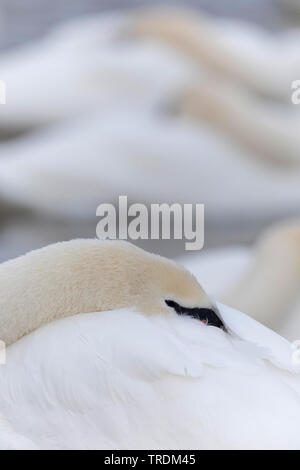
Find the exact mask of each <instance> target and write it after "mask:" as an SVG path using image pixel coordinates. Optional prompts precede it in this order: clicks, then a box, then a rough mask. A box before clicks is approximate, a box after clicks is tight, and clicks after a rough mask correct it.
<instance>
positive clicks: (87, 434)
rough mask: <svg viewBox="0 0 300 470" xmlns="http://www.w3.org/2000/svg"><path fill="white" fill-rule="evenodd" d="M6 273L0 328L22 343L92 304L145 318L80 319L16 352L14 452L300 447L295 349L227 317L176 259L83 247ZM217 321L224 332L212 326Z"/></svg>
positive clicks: (1, 406) (0, 381) (1, 408)
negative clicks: (66, 316)
mask: <svg viewBox="0 0 300 470" xmlns="http://www.w3.org/2000/svg"><path fill="white" fill-rule="evenodd" d="M0 269H1V274H4V273H5V272H6V274H7V277H5V285H3V284H2V280H3V279H4V278H2V277H1V294H2V293H3V294H4V296H5V304H6V306H7V309H6V311H7V312H9V316H6V315H5V314H4V315H3V312H5V310H3V309H2V308H1V320H2V321H1V325H0V332H1V334H2V333H4V336H5V337H6V338H7V339H8V340H9V341H13V340H15V339H16V338H17V337H19V336H20V335H22V334H24V333H26V332H27V331H29V330H32V329H34V328H36V327H38V326H39V325H41V324H43V323H45V321H49V320H53V319H55V318H57V317H61V316H63V315H65V314H67V315H73V314H75V313H78V311H80V309H82V308H83V309H84V311H85V312H90V311H91V309H93V308H95V307H97V310H101V307H103V308H118V307H117V306H118V305H119V306H121V305H123V306H124V305H128V304H129V303H132V304H133V305H134V304H137V305H138V306H139V308H138V309H139V310H140V312H138V311H137V310H132V309H130V308H128V307H127V308H125V309H122V310H114V311H107V312H101V313H99V312H98V313H90V314H89V313H85V314H82V315H75V316H71V317H69V318H64V319H61V320H58V321H55V322H53V323H51V324H49V325H46V326H44V327H42V328H40V329H38V330H37V331H35V332H34V333H31V334H30V335H27V336H26V337H25V338H23V339H21V340H19V341H17V342H16V343H15V344H13V345H12V346H10V347H9V348H8V350H7V364H6V365H5V366H2V367H1V368H0V412H1V413H2V415H3V416H4V417H5V418H3V419H2V420H1V421H0V448H2V449H18V448H31V449H32V448H42V449H62V448H65V449H99V448H104V449H132V448H147V449H151V448H160V449H163V448H170V449H190V448H198V449H209V448H210V449H221V448H225V449H229V448H242V449H244V448H262V449H263V448H273V449H278V448H288V449H291V448H292V449H293V448H299V447H300V440H299V434H298V432H297V429H298V425H299V420H300V405H299V394H300V376H299V373H298V368H299V366H298V364H297V361H293V350H292V349H291V347H290V344H289V343H288V342H287V341H285V340H284V339H282V338H280V337H279V336H278V335H276V334H275V333H273V332H272V331H270V330H268V329H267V328H265V327H263V326H262V325H260V324H258V323H256V322H255V321H254V320H251V319H250V318H248V317H246V316H245V315H243V314H241V313H239V312H237V311H234V310H232V309H230V308H228V307H225V306H223V305H221V304H220V305H218V307H219V311H218V310H216V307H214V306H213V304H211V302H210V301H209V299H208V298H207V296H206V294H205V293H204V292H203V290H202V289H201V287H200V286H199V285H198V283H197V282H196V281H195V279H194V278H193V277H192V276H191V275H189V274H188V273H187V272H186V271H184V270H183V269H182V268H180V267H179V266H178V265H176V264H175V263H173V262H170V261H167V260H165V259H163V258H160V257H157V256H152V255H150V254H147V253H145V252H143V251H141V250H139V249H137V248H135V247H133V246H131V245H129V244H126V243H119V242H115V243H114V242H110V243H107V242H106V243H103V242H99V241H92V240H90V241H89V240H85V241H83V240H81V241H74V242H70V243H64V244H59V245H55V246H51V247H48V248H45V249H43V250H40V251H37V252H34V253H31V254H29V255H27V256H25V257H22V258H20V259H17V260H14V261H11V262H9V263H5V264H4V265H2V266H0ZM29 276H30V278H29ZM21 286H23V289H22V292H21V289H20V287H21ZM13 291H14V292H15V294H16V295H15V296H14V297H12V295H10V296H8V295H7V294H8V292H10V293H11V294H12V293H13ZM124 296H125V297H124ZM1 298H2V296H1ZM102 300H104V304H103V303H102ZM166 300H169V301H170V300H172V301H173V302H176V304H175V303H173V307H172V303H170V302H169V307H167V306H166V304H165V301H166ZM110 302H112V305H110ZM179 303H180V305H181V307H180V306H179ZM3 305H4V304H3ZM192 307H194V309H193V310H191V308H192ZM208 309H209V310H208ZM55 312H56V314H55ZM142 312H143V313H142ZM220 312H221V314H220ZM178 313H181V315H178ZM209 314H212V315H214V316H213V317H211V318H210V319H212V320H215V321H216V322H217V323H212V324H211V326H208V325H207V324H206V325H205V324H203V323H202V322H201V321H199V319H202V320H205V315H209ZM193 315H196V316H197V319H196V318H192V316H193ZM201 315H204V317H203V318H202V316H201ZM221 316H222V317H221ZM25 317H27V325H26V323H23V318H25ZM12 319H14V322H13V323H14V324H13V323H12ZM32 320H33V322H31V321H32ZM7 321H9V322H10V324H7ZM220 321H222V325H223V324H224V325H225V327H226V331H224V330H223V329H221V328H218V327H217V326H220V324H219V323H218V322H220Z"/></svg>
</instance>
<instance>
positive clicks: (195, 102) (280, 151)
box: [178, 71, 300, 166]
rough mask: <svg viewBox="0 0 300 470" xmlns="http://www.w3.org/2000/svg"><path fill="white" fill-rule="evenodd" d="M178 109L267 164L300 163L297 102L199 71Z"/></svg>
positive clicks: (299, 116) (287, 164)
mask: <svg viewBox="0 0 300 470" xmlns="http://www.w3.org/2000/svg"><path fill="white" fill-rule="evenodd" d="M178 109H179V110H180V112H181V113H184V114H185V115H187V116H189V117H193V118H196V119H199V118H200V125H201V122H202V121H203V120H204V121H206V122H208V123H210V124H211V125H212V126H213V127H214V128H216V129H218V130H219V131H221V132H222V133H224V134H225V135H227V136H228V137H229V138H231V139H232V140H233V141H234V142H237V143H239V144H240V145H242V146H244V147H245V148H248V149H249V150H250V151H251V152H253V157H254V158H255V157H256V158H258V159H261V160H262V161H265V163H269V164H271V165H278V164H280V165H285V166H289V165H298V166H299V165H300V158H299V146H300V134H299V128H300V113H299V111H298V108H297V106H294V107H293V105H292V104H291V106H290V107H288V106H283V105H281V106H280V105H278V103H274V102H266V101H262V100H259V99H258V98H257V97H255V96H253V95H252V96H251V94H250V93H249V92H247V91H245V90H244V89H242V88H241V87H238V86H237V85H236V84H233V83H230V82H229V81H227V80H220V77H219V76H217V75H212V74H211V73H207V72H206V73H205V72H204V71H203V72H202V74H201V79H200V80H198V83H197V84H196V85H195V86H192V87H191V88H190V89H189V90H188V91H187V92H186V93H185V94H184V95H183V97H182V99H181V100H180V102H179V104H178Z"/></svg>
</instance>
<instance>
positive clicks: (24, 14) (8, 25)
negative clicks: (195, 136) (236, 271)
mask: <svg viewBox="0 0 300 470" xmlns="http://www.w3.org/2000/svg"><path fill="white" fill-rule="evenodd" d="M292 3H293V2H292V1H290V2H284V1H282V2H281V1H271V0H270V1H267V0H264V1H262V0H251V1H250V0H249V1H245V0H240V1H233V0H224V1H222V2H219V1H208V0H201V1H200V0H199V1H192V0H191V1H188V2H187V1H185V2H180V1H177V2H173V3H171V2H168V3H167V4H168V5H177V6H179V7H186V6H189V7H191V8H193V9H195V11H197V12H200V13H201V12H205V13H209V14H211V15H212V18H214V17H216V18H228V19H232V20H236V21H238V24H241V25H243V23H239V22H240V20H243V21H245V22H247V23H249V24H252V25H257V26H259V27H260V28H263V29H264V30H266V31H268V32H270V33H271V34H276V33H277V32H282V31H285V30H286V29H287V28H291V27H293V28H294V27H297V26H298V24H299V16H298V15H297V8H295V9H293V8H291V4H292ZM160 4H161V2H159V1H151V2H150V1H148V2H147V1H137V0H135V1H127V0H126V1H120V0H119V1H106V2H105V1H103V0H91V1H85V2H82V1H77V0H76V1H75V0H72V1H65V2H62V1H58V0H54V1H52V2H51V4H49V2H46V1H43V0H22V1H21V0H19V1H17V0H2V1H1V10H0V11H1V18H2V23H1V31H2V34H1V43H0V48H1V51H2V52H3V54H6V56H5V59H6V58H7V57H9V55H7V54H9V53H10V52H12V53H14V51H15V50H18V47H24V44H25V45H26V44H27V43H29V44H30V43H31V42H32V43H33V47H34V45H35V41H36V44H39V40H40V39H41V38H43V37H45V35H47V34H48V33H49V32H50V33H51V34H52V31H53V30H54V31H55V28H56V27H57V25H64V22H65V21H66V20H69V19H72V18H77V19H78V18H79V19H80V17H81V16H82V15H86V14H89V15H93V14H97V15H99V13H100V12H105V13H107V12H111V11H120V10H128V11H129V12H130V11H135V8H136V7H139V8H140V7H141V6H143V5H146V6H149V5H151V6H154V5H160ZM295 4H296V7H297V2H295ZM99 28H100V26H99ZM78 32H79V34H80V27H79V28H78ZM82 34H83V36H84V32H83V33H82ZM241 46H242V44H241ZM245 53H246V54H247V49H246V52H245ZM17 60H19V62H20V61H22V55H21V56H20V58H19V59H18V58H17ZM153 63H155V61H154V62H153ZM38 67H39V65H38V60H37V70H38ZM24 68H25V69H26V58H25V62H24ZM25 69H21V70H25ZM0 70H1V67H0ZM159 73H160V71H159V70H157V74H158V75H159ZM274 73H276V71H274ZM17 74H18V69H17V68H16V72H15V75H17ZM0 78H1V77H0ZM20 78H21V77H19V79H20ZM295 78H297V77H295ZM219 79H220V81H222V77H221V75H219ZM7 85H8V102H9V101H10V100H11V96H10V86H9V85H10V84H9V83H8V84H7ZM286 91H287V93H289V92H290V91H289V90H286ZM24 93H26V95H28V96H29V97H30V93H31V90H30V88H28V87H25V89H24ZM34 99H35V97H34V94H33V100H34ZM37 99H38V98H37ZM34 106H37V103H36V102H35V103H34ZM117 107H118V105H117V106H116V108H117ZM290 107H291V108H292V105H290ZM287 108H288V106H287ZM117 111H118V110H116V111H115V112H116V114H117ZM284 112H286V110H285V111H284ZM25 120H26V118H25ZM204 121H205V118H204ZM200 124H201V123H200ZM205 124H206V123H205ZM209 125H210V127H211V128H212V130H213V131H214V125H211V123H210V124H209ZM21 127H22V126H21ZM0 129H1V135H2V142H3V149H2V151H1V155H2V154H5V144H7V143H9V142H14V138H15V136H19V135H20V134H21V133H23V132H24V130H23V129H20V128H19V126H18V125H16V126H15V128H14V126H13V125H12V126H9V129H8V128H7V127H6V126H5V125H4V126H3V128H2V126H1V115H0ZM26 132H28V129H26ZM217 132H219V130H217ZM86 138H87V139H88V136H87V137H86ZM53 139H55V135H53ZM229 139H230V140H231V141H233V140H234V138H233V137H232V136H229ZM18 145H19V147H20V148H19V151H20V152H21V153H22V142H21V143H20V144H18ZM43 146H44V148H46V147H47V139H46V140H45V142H44V143H43V144H42V147H41V148H43ZM239 148H240V147H237V149H238V150H237V152H239ZM27 151H28V152H29V153H30V145H29V149H28V148H27ZM187 151H188V150H187ZM241 153H244V148H242V149H241ZM252 153H253V152H252ZM41 158H42V157H41ZM82 158H84V156H82ZM207 158H209V156H208V157H207ZM243 158H244V156H243ZM17 168H18V169H17ZM16 171H18V172H21V171H22V169H21V168H20V169H19V167H18V166H17V167H16ZM216 171H217V168H216ZM229 171H230V170H228V172H229ZM276 171H278V170H277V169H276ZM0 174H1V167H0ZM19 177H20V175H19ZM226 178H230V174H229V173H228V175H226ZM199 182H200V180H199ZM235 183H236V181H235V177H233V181H232V184H233V185H234V184H235ZM211 187H212V189H211V190H212V192H214V193H215V194H217V193H218V191H220V206H221V205H222V204H221V201H222V199H223V197H222V194H221V191H222V188H219V187H215V186H214V182H213V181H212V182H211ZM275 188H276V184H275ZM282 190H283V189H282V188H281V187H278V191H282ZM49 191H55V186H54V188H49ZM253 191H254V192H255V188H254V189H253ZM115 194H116V195H117V194H118V191H117V190H116V191H115ZM36 197H37V199H38V197H39V196H38V195H37V196H36ZM20 198H21V199H22V197H21V196H20ZM102 198H103V199H104V200H107V196H106V195H105V194H104V195H102V194H101V193H100V192H99V203H100V202H102ZM5 199H6V201H4V200H3V201H2V202H1V214H2V215H1V222H0V223H1V231H0V259H1V260H6V259H9V258H10V257H13V256H16V255H19V254H22V253H24V252H26V251H27V250H29V249H32V248H36V247H39V246H43V245H45V244H48V243H51V242H55V241H59V240H65V239H70V238H74V237H90V236H92V237H93V236H95V226H96V223H97V218H96V217H95V218H93V217H92V216H91V215H90V216H89V217H87V218H86V219H85V220H81V219H80V218H79V219H78V218H76V217H74V218H73V217H62V216H61V215H60V216H59V217H56V215H55V211H53V213H52V214H46V213H44V211H43V210H41V211H39V212H38V213H36V212H35V211H32V210H31V208H30V204H24V205H25V206H29V207H27V208H26V209H25V208H22V205H23V204H22V201H18V203H17V204H16V203H15V202H14V198H11V200H9V199H10V198H8V200H7V198H5ZM108 199H109V198H108ZM136 200H137V201H140V200H141V202H142V200H145V196H144V195H141V199H139V196H138V194H137V196H136ZM159 200H160V199H159ZM171 201H174V202H177V201H176V199H175V200H174V194H173V193H172V195H171ZM19 202H20V203H19ZM147 202H149V201H147ZM178 202H180V201H178ZM186 202H199V203H202V202H207V201H205V200H203V198H202V194H201V191H199V199H198V200H190V201H189V198H188V196H187V200H186ZM295 212H296V211H295V207H294V204H293V203H292V201H291V204H290V205H289V204H285V206H284V210H283V211H280V214H277V213H276V211H275V213H274V211H273V210H272V209H270V210H265V211H263V212H261V213H255V212H254V213H253V211H252V210H251V211H250V212H247V211H246V210H245V211H243V210H240V213H239V216H238V224H236V217H235V216H236V214H235V215H234V220H233V218H232V217H233V216H231V214H227V213H226V209H225V212H224V211H222V210H220V215H216V214H215V212H214V211H212V212H210V204H209V202H208V203H207V219H206V244H205V247H206V248H209V247H214V246H225V245H228V244H229V245H233V244H236V243H238V244H241V243H251V242H253V241H254V240H255V238H256V236H257V234H258V233H260V232H261V231H262V229H263V228H264V227H266V226H268V225H269V224H270V223H271V222H272V221H273V220H276V219H278V218H281V217H282V216H290V215H294V214H295ZM236 225H238V226H236ZM142 246H144V247H145V248H148V249H151V250H153V251H156V252H160V253H162V254H165V255H167V256H172V257H174V256H177V255H181V254H182V252H183V244H182V243H179V242H176V243H172V242H171V243H170V242H165V241H163V242H153V243H152V242H150V243H146V242H143V243H142Z"/></svg>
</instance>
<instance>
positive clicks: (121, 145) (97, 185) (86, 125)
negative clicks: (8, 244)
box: [0, 110, 300, 224]
mask: <svg viewBox="0 0 300 470" xmlns="http://www.w3.org/2000/svg"><path fill="white" fill-rule="evenodd" d="M0 155H1V158H0V195H1V196H2V198H6V199H7V200H8V201H13V202H16V203H18V204H21V205H25V206H28V207H31V208H34V209H37V210H39V211H42V212H43V213H45V212H51V213H54V214H62V215H69V216H77V217H94V215H95V212H96V208H97V206H98V205H99V204H100V203H101V202H103V201H106V202H107V201H110V202H111V201H114V199H115V198H116V195H120V194H126V195H128V198H129V199H133V200H135V201H139V202H144V201H146V202H151V203H152V202H162V201H164V202H167V201H170V202H174V201H176V202H177V201H180V202H187V203H191V202H197V203H204V204H206V206H207V208H208V211H207V217H211V218H212V219H214V220H215V219H217V220H219V221H220V220H222V218H223V219H224V218H226V220H227V221H228V220H231V221H232V223H236V224H238V223H240V221H241V214H243V215H244V216H245V217H247V218H249V217H252V218H253V220H257V219H259V218H260V217H264V216H265V214H266V213H267V214H273V216H274V217H279V216H280V215H283V214H285V213H286V212H290V213H293V211H294V212H295V213H296V211H298V207H299V203H300V187H299V177H300V173H299V172H297V171H295V170H293V171H286V172H278V171H276V170H273V169H271V168H268V167H264V166H263V165H262V164H261V163H260V162H258V161H255V159H254V158H253V157H251V156H249V155H248V154H244V155H241V152H240V149H238V148H235V147H234V146H233V145H232V144H231V143H229V142H228V141H226V140H224V139H222V138H221V137H218V136H216V134H215V133H214V132H213V131H212V130H210V129H209V128H207V127H205V126H204V125H203V126H202V127H200V126H196V125H193V123H191V122H189V121H183V120H180V119H170V118H163V117H158V116H156V115H154V114H149V113H142V112H139V113H137V112H135V111H132V112H129V111H128V110H127V111H124V112H118V113H114V112H112V113H111V114H108V115H107V116H105V117H104V116H102V114H100V115H98V114H97V115H94V116H90V117H89V118H86V119H83V118H81V119H80V121H76V122H72V123H68V124H64V125H61V126H57V127H55V128H52V129H49V130H47V131H44V132H41V133H38V134H36V135H33V136H29V137H25V138H24V137H23V138H21V139H19V140H15V141H14V142H11V143H7V144H2V145H1V146H0ZM224 174H226V178H224ZM183 175H184V176H183ZM220 195H222V196H221V197H220Z"/></svg>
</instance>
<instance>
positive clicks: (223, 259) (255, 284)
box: [179, 220, 300, 340]
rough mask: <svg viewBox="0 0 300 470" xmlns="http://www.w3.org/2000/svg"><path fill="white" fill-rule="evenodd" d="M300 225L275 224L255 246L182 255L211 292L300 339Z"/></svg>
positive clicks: (227, 302) (288, 335) (189, 267)
mask: <svg viewBox="0 0 300 470" xmlns="http://www.w3.org/2000/svg"><path fill="white" fill-rule="evenodd" d="M299 251H300V225H299V221H296V220H293V221H283V222H280V223H278V224H275V226H271V227H270V228H269V229H268V230H267V231H266V232H265V233H263V235H262V236H261V237H260V238H259V240H258V242H257V244H256V246H255V247H254V249H250V248H245V247H244V248H242V247H235V248H226V249H218V250H213V251H207V252H206V253H199V254H198V255H194V256H192V257H191V256H188V255H185V256H183V257H182V258H180V259H179V261H181V262H182V264H183V265H184V266H185V267H186V268H187V269H189V270H190V271H191V272H193V273H194V275H196V277H197V279H199V281H200V282H201V284H202V285H203V287H204V288H205V290H206V292H208V293H209V294H210V295H213V296H215V297H216V298H217V299H219V300H221V301H222V302H225V303H226V304H227V305H230V306H231V307H233V308H236V309H239V310H241V311H243V312H245V313H247V314H248V315H249V316H251V317H253V318H255V319H256V320H258V321H259V322H261V323H263V324H265V325H266V326H268V327H269V328H272V329H273V330H275V331H277V332H278V333H279V334H281V335H283V336H284V337H286V338H288V339H290V340H296V339H298V338H300V308H299V302H300V295H299V285H300V258H299Z"/></svg>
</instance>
